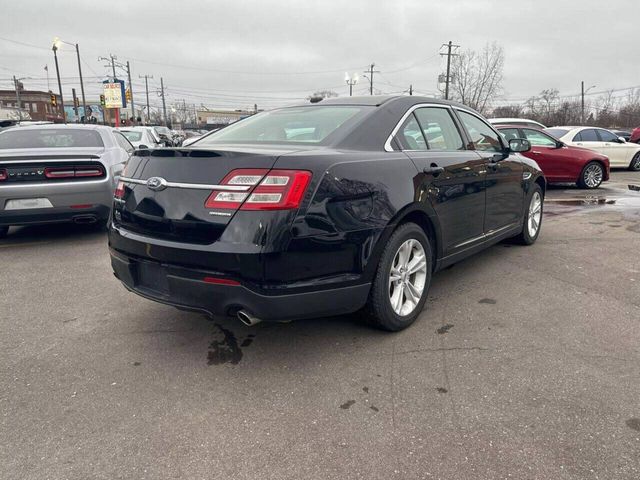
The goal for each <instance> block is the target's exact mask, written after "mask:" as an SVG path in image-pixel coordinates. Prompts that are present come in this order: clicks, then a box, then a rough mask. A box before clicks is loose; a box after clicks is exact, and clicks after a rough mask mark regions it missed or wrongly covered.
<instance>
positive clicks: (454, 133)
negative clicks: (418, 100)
mask: <svg viewBox="0 0 640 480" xmlns="http://www.w3.org/2000/svg"><path fill="white" fill-rule="evenodd" d="M415 115H416V117H417V119H418V121H419V122H420V127H422V133H423V134H424V136H425V138H426V140H427V147H428V148H429V150H464V142H463V141H462V137H461V136H460V132H459V131H458V128H457V127H456V124H455V123H454V121H453V118H451V113H449V110H448V109H446V108H438V107H424V108H418V109H417V110H416V111H415Z"/></svg>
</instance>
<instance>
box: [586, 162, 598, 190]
mask: <svg viewBox="0 0 640 480" xmlns="http://www.w3.org/2000/svg"><path fill="white" fill-rule="evenodd" d="M583 179H584V184H585V185H586V186H587V187H589V188H595V187H597V186H598V185H600V184H601V183H602V167H601V166H600V165H598V164H597V163H593V164H591V165H589V166H588V167H587V168H586V169H585V171H584V174H583Z"/></svg>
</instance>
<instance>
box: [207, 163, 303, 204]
mask: <svg viewBox="0 0 640 480" xmlns="http://www.w3.org/2000/svg"><path fill="white" fill-rule="evenodd" d="M310 180H311V172H308V171H306V170H271V171H269V170H266V169H239V170H233V171H232V172H231V173H229V174H228V175H227V176H226V177H225V178H224V179H223V180H222V182H221V184H222V185H240V186H248V187H252V188H250V189H249V190H247V191H246V192H229V191H223V190H220V191H218V190H214V191H213V192H211V195H209V198H207V201H206V202H205V208H222V209H238V208H239V209H241V210H290V209H295V208H298V207H299V206H300V203H301V202H302V198H303V197H304V193H305V191H306V189H307V186H308V185H309V181H310Z"/></svg>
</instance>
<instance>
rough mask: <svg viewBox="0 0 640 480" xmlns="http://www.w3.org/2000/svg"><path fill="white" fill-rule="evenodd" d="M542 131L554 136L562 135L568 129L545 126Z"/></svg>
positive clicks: (559, 136)
mask: <svg viewBox="0 0 640 480" xmlns="http://www.w3.org/2000/svg"><path fill="white" fill-rule="evenodd" d="M544 131H545V132H547V133H548V134H549V135H551V136H552V137H555V138H561V137H564V136H565V135H566V134H567V133H569V130H566V129H564V128H545V129H544Z"/></svg>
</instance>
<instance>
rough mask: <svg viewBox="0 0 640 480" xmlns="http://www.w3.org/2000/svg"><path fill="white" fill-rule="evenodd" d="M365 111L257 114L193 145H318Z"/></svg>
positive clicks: (356, 108) (348, 108)
mask: <svg viewBox="0 0 640 480" xmlns="http://www.w3.org/2000/svg"><path fill="white" fill-rule="evenodd" d="M365 110H367V107H362V106H326V107H321V106H318V107H301V108H285V109H282V110H274V111H272V112H265V113H260V114H258V115H254V116H252V117H249V118H246V119H244V120H241V121H239V122H237V123H234V124H232V125H229V126H228V127H225V128H223V129H221V130H220V131H218V132H215V133H212V134H211V135H208V136H206V137H205V138H203V139H202V140H199V141H198V142H197V145H198V146H201V147H206V146H208V145H215V144H220V143H280V144H282V143H285V144H287V143H291V144H296V143H300V144H306V143H309V144H319V143H321V142H323V141H324V140H325V139H326V138H327V137H328V136H329V135H331V134H332V133H333V132H335V131H336V130H337V129H338V128H340V127H341V126H343V125H345V124H346V123H351V122H352V121H355V119H356V117H358V116H360V115H361V114H362V113H363V112H364V111H365Z"/></svg>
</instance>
